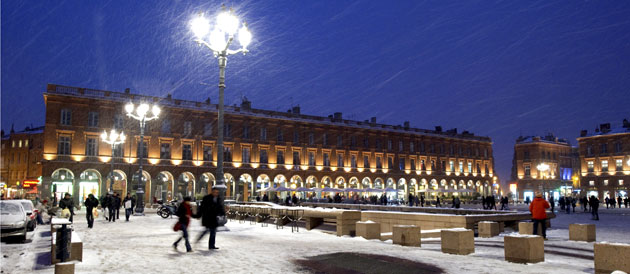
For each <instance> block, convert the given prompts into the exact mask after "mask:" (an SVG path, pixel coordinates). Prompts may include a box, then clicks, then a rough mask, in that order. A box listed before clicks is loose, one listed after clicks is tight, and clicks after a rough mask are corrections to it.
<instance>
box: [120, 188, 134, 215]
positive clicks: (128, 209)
mask: <svg viewBox="0 0 630 274" xmlns="http://www.w3.org/2000/svg"><path fill="white" fill-rule="evenodd" d="M133 202H134V201H133V199H132V198H131V195H130V194H129V192H127V197H125V199H124V200H123V206H124V207H125V222H129V216H131V214H132V213H133V206H134V204H133Z"/></svg>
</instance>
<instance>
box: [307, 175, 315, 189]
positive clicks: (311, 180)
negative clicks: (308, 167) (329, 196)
mask: <svg viewBox="0 0 630 274" xmlns="http://www.w3.org/2000/svg"><path fill="white" fill-rule="evenodd" d="M306 187H307V188H314V187H318V184H317V178H316V177H315V176H312V175H311V176H308V177H306Z"/></svg>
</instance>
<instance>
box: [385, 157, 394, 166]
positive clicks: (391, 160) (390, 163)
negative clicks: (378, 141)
mask: <svg viewBox="0 0 630 274" xmlns="http://www.w3.org/2000/svg"><path fill="white" fill-rule="evenodd" d="M387 168H394V158H392V157H387Z"/></svg>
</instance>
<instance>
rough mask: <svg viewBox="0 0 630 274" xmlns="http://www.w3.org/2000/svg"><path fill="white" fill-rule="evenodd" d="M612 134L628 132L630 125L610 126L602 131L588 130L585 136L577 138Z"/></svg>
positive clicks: (629, 132)
mask: <svg viewBox="0 0 630 274" xmlns="http://www.w3.org/2000/svg"><path fill="white" fill-rule="evenodd" d="M614 134H630V127H628V128H624V127H617V128H611V129H610V130H605V131H603V132H602V131H596V132H589V133H587V134H586V136H580V137H578V139H581V138H589V137H600V136H610V135H614Z"/></svg>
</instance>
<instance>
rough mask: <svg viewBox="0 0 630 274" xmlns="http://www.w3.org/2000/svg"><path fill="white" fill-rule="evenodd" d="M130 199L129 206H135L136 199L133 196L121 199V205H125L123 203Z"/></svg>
mask: <svg viewBox="0 0 630 274" xmlns="http://www.w3.org/2000/svg"><path fill="white" fill-rule="evenodd" d="M129 200H131V208H133V207H134V206H136V200H134V199H133V198H130V197H125V199H124V200H123V201H122V204H123V206H124V205H125V203H126V202H127V201H129Z"/></svg>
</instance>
